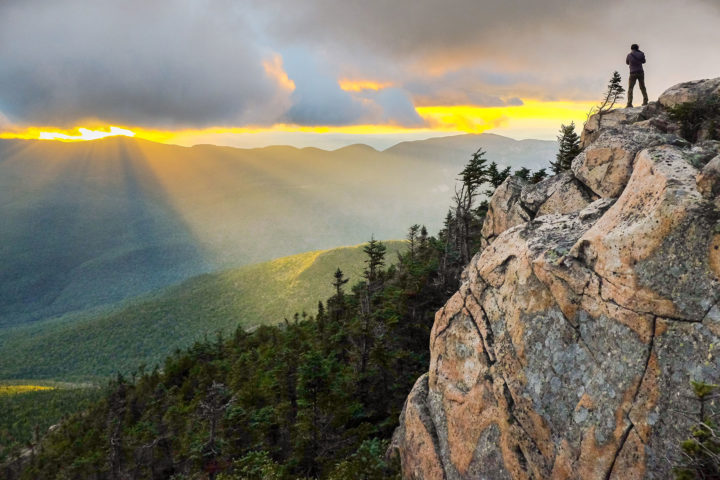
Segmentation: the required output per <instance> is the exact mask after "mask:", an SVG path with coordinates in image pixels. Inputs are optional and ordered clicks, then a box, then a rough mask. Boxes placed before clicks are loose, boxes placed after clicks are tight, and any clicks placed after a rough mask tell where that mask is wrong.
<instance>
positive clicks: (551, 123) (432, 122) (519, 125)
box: [416, 100, 594, 136]
mask: <svg viewBox="0 0 720 480" xmlns="http://www.w3.org/2000/svg"><path fill="white" fill-rule="evenodd" d="M593 105H594V103H593V102H568V101H557V102H547V101H540V100H523V105H513V106H504V107H478V106H474V105H451V106H447V105H438V106H430V107H416V110H417V112H418V115H420V117H422V118H423V120H425V122H426V123H427V124H428V125H429V126H430V127H431V128H432V129H433V130H455V131H461V132H467V133H482V132H485V131H487V130H495V129H500V128H501V129H503V130H504V131H506V132H507V134H510V133H511V132H512V131H513V129H518V130H519V129H522V130H528V129H529V130H536V131H541V130H543V129H550V130H548V132H552V134H553V135H554V134H555V132H557V130H558V129H559V128H560V124H569V123H570V122H571V121H572V122H575V125H577V126H582V125H583V123H584V122H585V118H586V115H587V113H588V112H589V111H590V108H592V106H593ZM545 136H547V135H545Z"/></svg>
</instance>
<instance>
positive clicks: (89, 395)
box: [0, 384, 102, 462]
mask: <svg viewBox="0 0 720 480" xmlns="http://www.w3.org/2000/svg"><path fill="white" fill-rule="evenodd" d="M51 385H52V386H53V387H54V388H53V389H52V390H37V391H29V392H26V393H19V394H15V395H0V412H2V413H1V414H0V462H2V461H3V460H5V459H6V458H7V457H8V456H9V455H12V454H14V453H17V452H18V451H19V450H20V449H22V448H27V447H28V446H30V445H32V444H33V443H34V442H35V440H36V438H35V437H37V436H38V435H39V434H43V433H44V432H46V431H47V429H48V428H49V427H50V426H51V425H55V424H57V423H59V422H60V421H61V420H62V419H63V418H64V417H66V416H68V415H70V414H71V413H73V412H76V411H79V410H82V409H84V408H87V407H88V406H89V405H90V404H91V403H92V402H94V401H95V400H97V399H98V398H100V396H101V395H102V391H101V390H100V389H97V388H93V387H89V386H72V385H56V384H51Z"/></svg>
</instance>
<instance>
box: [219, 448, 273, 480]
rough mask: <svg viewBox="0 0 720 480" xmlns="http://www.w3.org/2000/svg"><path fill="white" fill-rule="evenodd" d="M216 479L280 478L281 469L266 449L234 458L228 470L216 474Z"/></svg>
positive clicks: (269, 479)
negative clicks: (237, 458)
mask: <svg viewBox="0 0 720 480" xmlns="http://www.w3.org/2000/svg"><path fill="white" fill-rule="evenodd" d="M217 478H218V480H280V479H281V478H282V469H281V468H280V466H279V465H278V464H277V463H276V462H275V461H273V459H272V457H270V454H269V453H268V452H266V451H261V452H249V453H248V454H247V455H245V456H244V457H242V458H241V459H239V460H235V461H234V462H233V464H232V467H231V469H230V471H228V472H227V473H221V474H220V475H218V477H217Z"/></svg>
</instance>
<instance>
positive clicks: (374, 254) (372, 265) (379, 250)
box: [363, 237, 387, 283]
mask: <svg viewBox="0 0 720 480" xmlns="http://www.w3.org/2000/svg"><path fill="white" fill-rule="evenodd" d="M386 251H387V247H386V246H385V244H383V243H382V242H380V241H379V240H375V237H370V241H369V242H368V244H367V245H365V247H363V252H365V254H366V255H367V256H368V258H367V260H365V263H366V264H367V268H366V269H365V272H364V276H365V278H366V279H367V281H368V283H372V282H374V281H375V280H377V279H378V273H379V269H380V268H382V267H383V266H384V265H385V252H386Z"/></svg>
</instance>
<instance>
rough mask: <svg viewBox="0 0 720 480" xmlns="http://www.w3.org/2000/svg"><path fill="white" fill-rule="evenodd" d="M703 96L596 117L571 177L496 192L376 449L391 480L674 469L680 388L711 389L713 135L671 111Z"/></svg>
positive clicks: (719, 288) (718, 243)
mask: <svg viewBox="0 0 720 480" xmlns="http://www.w3.org/2000/svg"><path fill="white" fill-rule="evenodd" d="M716 93H720V79H715V80H705V81H698V82H689V83H685V84H680V85H677V86H675V87H673V88H671V89H669V90H668V91H666V92H665V93H664V94H663V95H662V96H661V97H660V98H659V100H658V102H654V103H651V104H650V105H648V106H647V107H639V108H633V109H618V110H615V111H612V112H610V113H608V114H606V115H604V116H603V117H602V118H598V117H597V116H594V117H592V118H590V119H589V121H588V122H587V124H586V126H585V130H584V131H583V135H582V142H583V147H584V150H583V152H582V153H581V154H580V155H579V156H578V157H577V158H576V159H575V161H574V162H573V165H572V171H568V172H566V173H563V174H562V175H557V176H554V177H551V178H548V179H546V180H544V181H543V182H541V183H539V184H536V185H531V184H526V183H524V182H523V181H522V180H519V179H517V178H510V179H508V180H507V181H506V182H505V183H504V184H503V185H502V186H501V187H500V188H498V189H497V191H496V193H495V195H494V196H493V198H492V199H491V202H490V211H489V214H488V217H487V219H486V222H485V225H484V228H483V236H484V237H485V240H486V241H485V247H484V248H483V250H482V251H481V252H479V253H478V254H477V255H476V256H475V257H474V258H473V260H472V261H471V263H470V264H469V265H468V266H467V268H466V270H465V272H464V274H463V283H462V286H461V288H460V290H459V291H458V292H457V293H456V294H455V295H454V296H453V297H452V298H451V299H450V300H449V301H448V302H447V304H446V305H445V307H444V308H443V309H442V310H440V311H439V312H437V315H436V317H435V324H434V326H433V329H432V333H431V339H430V349H431V362H430V368H429V372H428V373H427V374H425V375H423V376H422V377H420V378H419V379H418V381H417V383H416V384H415V386H414V388H413V390H412V392H411V393H410V395H409V397H408V399H407V401H406V404H405V408H404V410H403V413H402V416H401V422H400V423H401V425H400V427H399V428H398V430H397V431H396V433H395V437H394V439H393V443H392V445H391V452H394V453H395V454H397V455H399V457H400V459H401V462H402V466H403V476H404V478H406V479H447V480H454V479H471V478H472V479H479V478H483V479H493V480H500V479H528V478H535V479H544V478H553V479H578V478H581V479H635V478H653V479H661V478H662V479H665V478H668V477H670V476H671V468H672V462H673V458H674V456H676V455H677V454H678V453H679V452H678V445H679V443H680V441H681V440H682V439H684V438H686V437H687V435H688V431H689V426H690V425H691V422H692V419H691V418H690V417H689V416H685V415H683V412H693V411H695V410H696V409H697V405H696V403H695V402H694V400H693V399H692V392H691V389H690V380H691V379H697V380H703V381H707V382H713V383H720V357H718V356H717V354H716V352H717V350H718V346H720V196H719V193H720V142H717V141H709V140H703V141H699V142H697V143H695V144H691V143H689V142H687V141H686V140H683V139H682V138H681V137H680V136H679V135H678V132H679V131H680V130H679V129H680V127H679V125H678V124H676V123H675V122H673V120H672V119H671V117H670V116H669V115H668V108H669V107H673V106H675V105H678V104H680V103H682V102H687V101H691V100H696V99H698V98H702V97H703V96H706V95H710V94H716ZM703 137H707V132H706V134H704V135H703V134H701V135H700V138H703Z"/></svg>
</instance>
